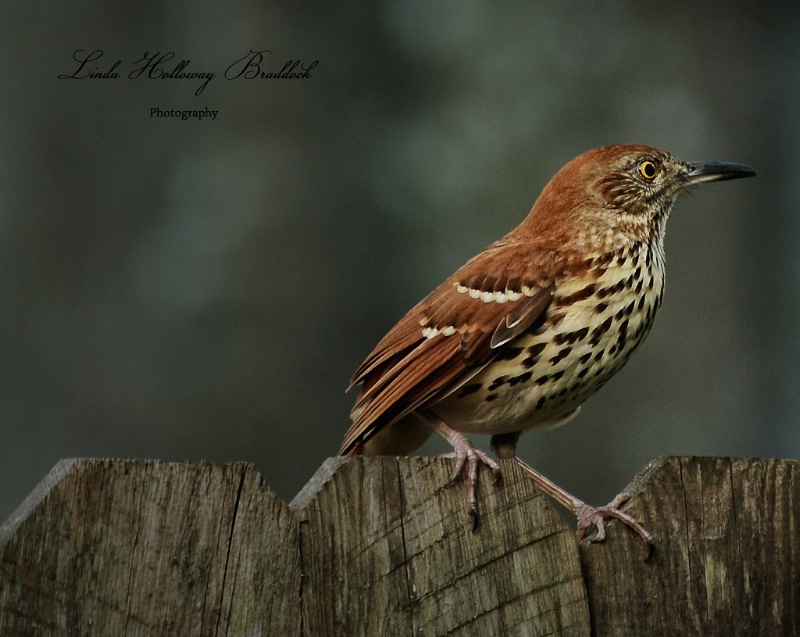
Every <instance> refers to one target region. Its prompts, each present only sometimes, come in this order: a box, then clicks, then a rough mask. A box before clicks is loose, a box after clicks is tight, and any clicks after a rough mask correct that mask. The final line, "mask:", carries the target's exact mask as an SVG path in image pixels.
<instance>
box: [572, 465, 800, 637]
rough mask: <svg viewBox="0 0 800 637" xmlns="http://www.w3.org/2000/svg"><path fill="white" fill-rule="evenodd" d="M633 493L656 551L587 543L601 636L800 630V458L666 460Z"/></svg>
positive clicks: (622, 539)
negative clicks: (645, 556) (645, 555)
mask: <svg viewBox="0 0 800 637" xmlns="http://www.w3.org/2000/svg"><path fill="white" fill-rule="evenodd" d="M631 491H632V492H634V493H635V496H634V498H633V499H632V501H631V503H630V504H629V506H628V509H627V510H628V511H629V512H630V513H631V514H632V515H634V516H635V517H637V518H638V519H639V520H640V521H641V522H642V523H644V524H645V526H646V527H647V528H648V530H649V531H650V532H651V533H653V535H654V536H655V541H656V547H657V548H656V552H655V554H654V557H653V559H652V560H650V561H649V562H647V563H645V562H643V561H642V560H640V559H634V558H633V556H635V555H636V554H637V549H639V548H640V547H639V546H638V544H639V540H638V538H636V537H635V536H634V535H633V534H631V533H628V532H626V530H625V529H623V528H621V527H620V526H619V525H618V524H612V525H611V527H612V528H611V532H610V533H609V539H608V542H607V543H606V544H605V545H601V544H595V545H591V544H588V543H584V544H583V545H582V546H581V554H582V558H583V562H584V573H585V575H586V585H587V589H588V594H589V599H590V604H591V608H592V618H593V628H594V634H595V635H603V636H605V635H609V636H613V635H620V636H622V635H678V634H679V635H703V636H708V635H765V636H766V635H797V634H800V538H798V526H800V462H799V461H796V460H751V459H742V458H738V459H730V458H694V457H685V458H677V457H671V458H660V459H657V460H654V461H653V462H651V463H650V464H649V465H648V466H647V467H646V468H645V469H644V470H643V471H642V472H641V473H640V474H639V476H637V478H636V479H634V481H633V483H632V485H631Z"/></svg>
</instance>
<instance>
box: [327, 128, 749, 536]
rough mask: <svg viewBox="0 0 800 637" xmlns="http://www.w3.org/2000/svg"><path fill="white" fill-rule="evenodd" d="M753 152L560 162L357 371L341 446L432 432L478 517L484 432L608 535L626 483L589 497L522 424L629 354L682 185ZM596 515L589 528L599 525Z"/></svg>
mask: <svg viewBox="0 0 800 637" xmlns="http://www.w3.org/2000/svg"><path fill="white" fill-rule="evenodd" d="M755 174H756V173H755V171H754V170H753V169H752V168H751V167H749V166H747V165H744V164H739V163H733V162H720V161H702V162H686V161H682V160H680V159H678V158H677V157H675V156H673V155H672V154H670V153H668V152H666V151H664V150H660V149H658V148H654V147H651V146H646V145H641V144H618V145H610V146H603V147H600V148H595V149H593V150H589V151H587V152H584V153H583V154H581V155H579V156H577V157H575V158H574V159H572V160H571V161H569V162H568V163H567V164H566V165H564V166H563V167H562V168H561V169H560V170H559V171H558V172H557V173H556V175H555V176H554V177H553V178H552V179H551V180H550V181H549V182H548V183H547V185H546V186H545V187H544V189H543V190H542V191H541V194H540V195H539V196H538V198H537V199H536V201H535V203H534V204H533V207H532V208H531V210H530V212H529V213H528V215H527V216H526V217H525V218H524V219H523V221H522V222H521V223H520V224H519V225H518V226H517V227H516V228H514V229H513V230H511V231H510V232H509V233H508V234H506V235H505V236H504V237H502V238H501V239H499V240H498V241H496V242H495V243H493V244H491V245H490V246H489V247H487V248H486V249H485V250H483V251H482V252H480V253H479V254H478V255H477V256H475V257H474V258H472V259H471V260H469V261H468V262H467V263H466V264H465V265H463V266H462V267H461V268H460V269H458V270H457V271H456V272H455V273H454V274H453V275H452V276H450V277H449V278H448V279H446V280H445V281H444V282H443V283H442V284H441V285H439V286H438V287H437V288H435V289H434V290H433V291H432V292H431V293H430V294H429V295H428V296H426V297H425V298H424V299H423V300H422V301H420V302H419V303H418V304H417V305H415V306H414V307H413V308H412V309H411V310H410V311H409V312H408V313H407V314H406V315H405V316H404V317H403V318H401V319H400V320H399V321H398V322H397V324H396V325H395V326H394V327H392V328H391V329H390V330H389V331H388V333H387V334H386V335H385V336H384V337H383V338H382V339H381V340H380V341H379V342H378V344H377V345H376V346H375V348H374V349H373V350H372V352H371V353H370V354H369V355H368V356H367V357H366V359H365V360H364V361H363V363H361V365H360V366H359V367H358V369H357V370H356V371H355V373H354V374H353V376H352V378H351V380H350V386H349V389H352V388H353V387H355V386H358V385H360V392H359V394H358V396H357V398H356V400H355V404H354V406H353V408H352V411H351V414H350V417H351V425H350V428H349V429H348V430H347V432H346V434H345V436H344V439H343V440H342V442H341V445H340V447H339V450H338V455H344V456H355V455H394V456H404V455H409V454H411V453H413V452H414V451H415V450H416V449H418V448H419V447H420V446H421V445H422V444H423V443H424V442H425V441H426V440H427V439H428V438H429V437H430V436H431V435H432V433H433V432H436V433H438V434H439V435H441V436H442V437H443V438H444V439H445V440H446V441H447V442H448V443H449V444H450V445H451V446H452V448H453V451H452V452H450V453H449V454H444V455H449V456H450V457H454V458H456V463H455V468H454V470H453V473H452V476H451V482H452V481H454V480H456V479H457V478H458V476H462V477H463V480H464V484H465V485H466V508H467V511H468V513H469V514H470V515H471V516H472V518H473V531H475V530H477V527H478V519H479V517H478V507H477V483H478V480H477V477H478V471H479V467H481V466H482V465H485V466H486V467H488V470H490V471H491V472H492V475H493V476H494V478H495V481H496V482H497V481H498V480H499V478H500V465H499V463H498V462H497V461H496V460H495V459H493V458H492V457H490V456H489V455H488V454H487V453H486V452H484V451H482V450H480V449H478V448H476V447H475V446H474V445H473V443H472V442H471V441H470V439H469V438H468V437H467V436H468V435H470V434H489V435H491V439H490V448H491V450H492V451H493V452H494V454H495V456H496V458H498V459H513V460H514V461H515V462H516V463H517V464H518V465H519V466H520V467H522V469H523V470H524V471H525V472H526V473H527V474H528V475H530V477H531V478H533V480H534V482H535V483H536V484H537V485H538V486H539V487H540V488H541V489H542V490H543V491H544V492H545V493H546V494H548V495H550V496H551V497H552V498H554V499H555V500H556V501H557V502H559V503H560V504H562V505H563V506H565V507H566V508H567V509H570V510H572V512H573V513H574V514H575V515H576V517H577V537H578V539H579V540H580V539H583V538H585V537H587V536H588V539H589V540H591V541H602V540H603V539H604V538H605V536H606V531H605V520H606V519H607V518H616V519H619V520H620V521H622V522H623V523H624V524H626V525H627V526H628V527H630V528H631V529H632V530H633V531H634V532H636V533H637V534H639V535H640V536H641V537H642V538H643V539H644V541H645V542H647V543H648V544H651V543H652V536H651V535H650V533H649V532H648V531H647V530H646V529H645V528H644V527H643V525H641V524H640V523H639V522H638V521H637V520H636V519H634V518H633V517H632V516H630V515H629V514H627V513H626V512H625V511H623V510H622V507H623V506H624V504H625V502H626V501H627V500H628V497H629V496H628V494H627V493H625V492H623V493H621V494H620V495H618V496H617V497H616V498H614V500H613V501H612V502H611V503H609V504H608V505H607V506H601V507H593V506H590V505H587V504H586V503H585V502H583V501H582V500H580V499H579V498H577V497H575V496H573V495H572V494H570V493H568V492H567V491H566V490H564V489H562V488H561V487H559V486H558V485H556V484H555V483H554V482H552V481H551V480H549V479H548V478H547V477H546V476H544V475H542V474H541V473H539V472H538V471H536V470H535V469H534V468H533V467H531V466H530V465H528V464H527V463H526V462H524V461H523V460H522V459H520V458H519V457H518V456H517V455H516V445H517V441H518V440H519V437H520V436H521V434H522V433H524V432H526V431H528V430H531V429H545V428H553V427H558V426H561V425H563V424H565V423H567V422H569V421H570V420H572V419H573V418H574V417H575V416H576V415H577V414H578V412H579V410H580V409H581V404H582V403H583V402H584V401H585V400H586V399H587V398H589V397H590V396H592V395H593V394H594V393H595V392H597V390H599V389H600V388H601V387H602V386H603V385H604V384H605V383H606V382H607V381H608V380H609V379H610V378H611V377H612V376H613V375H614V374H616V373H617V372H618V371H619V370H620V369H621V368H622V366H623V365H625V363H626V362H627V361H628V359H629V358H630V356H631V354H632V353H633V352H634V351H635V350H636V349H637V348H638V347H639V345H641V343H642V341H643V340H644V339H645V337H646V336H647V334H648V333H649V332H650V329H651V327H652V325H653V320H654V318H655V315H656V313H657V311H658V309H659V308H660V307H661V303H662V299H663V294H664V272H665V270H664V263H665V258H664V233H665V227H666V223H667V219H668V217H669V215H670V212H671V210H672V207H673V204H674V203H675V201H676V200H677V199H678V197H679V196H680V195H681V194H683V193H685V192H686V191H687V190H689V189H691V188H692V187H694V186H696V185H698V184H703V183H707V182H713V181H722V180H729V179H739V178H744V177H752V176H755ZM592 530H593V531H594V532H593V533H592Z"/></svg>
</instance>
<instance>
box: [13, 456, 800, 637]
mask: <svg viewBox="0 0 800 637" xmlns="http://www.w3.org/2000/svg"><path fill="white" fill-rule="evenodd" d="M452 467H453V464H452V461H451V460H447V459H441V458H395V457H374V458H364V457H359V458H347V459H345V458H334V459H330V460H328V461H326V462H325V463H324V464H323V466H322V467H321V468H320V470H319V471H318V472H317V474H316V475H315V476H314V477H313V478H312V480H311V481H310V482H309V483H308V485H307V486H306V487H305V488H304V489H303V491H302V492H301V493H300V494H298V496H297V497H296V498H295V499H294V500H293V501H292V503H291V504H290V505H286V504H285V503H283V502H282V501H280V500H279V499H278V498H277V497H276V496H275V494H274V493H273V492H272V491H271V490H270V489H269V487H268V486H267V485H265V484H264V482H263V480H262V478H261V476H260V475H259V474H258V473H257V472H256V471H255V470H254V469H253V468H252V467H251V466H249V465H246V464H241V463H240V464H232V465H210V464H207V463H202V462H197V463H161V462H154V461H127V460H66V461H62V462H60V463H59V464H58V465H56V467H55V468H54V469H53V470H52V471H51V472H50V474H49V475H48V476H47V477H46V478H45V480H43V482H42V484H40V485H39V486H38V487H37V489H36V490H34V492H33V493H32V494H31V495H30V496H29V497H28V498H27V499H26V500H25V502H23V504H22V505H21V506H20V508H19V509H18V510H17V511H16V512H15V513H14V514H13V515H12V516H11V518H9V520H8V521H7V522H6V523H5V524H4V525H3V526H1V527H0V635H2V636H3V637H5V635H13V636H14V637H17V636H21V637H25V636H29V635H31V636H32V635H37V636H39V635H59V636H61V635H115V636H116V635H164V636H167V635H169V636H172V635H281V636H283V635H286V636H294V635H296V636H300V635H304V636H309V637H310V636H317V635H325V636H329V635H399V634H402V635H425V636H428V635H589V634H594V635H597V636H603V637H605V636H606V635H612V636H613V635H704V636H705V635H765V636H767V635H768V636H773V635H796V634H800V541H798V526H800V495H799V493H800V492H799V491H798V489H799V488H800V462H798V461H795V460H747V459H726V458H690V457H686V458H675V457H673V458H660V459H657V460H654V461H653V462H651V463H650V464H649V465H648V466H647V467H645V469H643V470H642V471H641V472H640V473H639V475H638V476H637V477H636V478H635V479H634V481H633V482H632V483H631V485H630V486H629V488H628V491H629V492H630V493H631V495H632V499H631V501H630V503H629V505H628V507H627V509H626V510H627V511H628V512H630V513H631V514H633V515H634V516H636V517H637V518H638V519H640V520H641V521H642V522H643V523H644V524H645V526H646V527H647V528H648V530H650V531H651V532H652V533H653V534H654V536H655V541H656V551H655V554H654V556H653V558H652V559H651V560H650V561H648V562H645V561H644V557H645V552H644V550H643V545H642V542H641V540H640V538H638V537H637V536H636V535H634V534H633V533H631V532H630V530H629V529H627V528H625V527H623V526H621V525H620V524H618V523H615V522H612V523H610V524H609V527H608V539H607V541H606V542H605V543H602V544H590V543H588V542H585V543H583V544H581V545H580V546H578V545H576V543H575V541H574V536H573V534H572V531H571V530H569V529H568V528H567V526H566V525H565V524H564V522H563V521H562V520H561V518H560V517H559V516H558V515H556V514H555V512H554V511H553V510H552V509H551V508H550V507H549V505H548V504H547V502H546V501H545V498H544V497H543V496H542V495H541V493H540V492H539V491H538V490H537V489H536V488H535V486H534V485H533V484H532V482H531V481H530V480H528V479H527V478H526V477H525V476H524V475H523V474H522V473H521V472H520V471H519V470H518V469H517V467H516V465H514V464H513V463H510V462H503V463H502V469H503V476H504V477H503V482H502V484H500V485H494V484H492V483H491V479H490V477H489V475H488V472H484V473H483V474H482V475H481V482H480V490H479V506H480V510H481V513H482V516H481V526H480V528H479V530H478V532H477V533H474V534H473V533H472V532H471V527H470V523H469V518H468V516H467V514H466V511H465V508H464V491H463V487H462V485H461V484H460V483H459V484H448V478H449V475H450V471H451V470H452Z"/></svg>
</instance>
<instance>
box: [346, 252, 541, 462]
mask: <svg viewBox="0 0 800 637" xmlns="http://www.w3.org/2000/svg"><path fill="white" fill-rule="evenodd" d="M501 248H502V251H501ZM511 248H513V246H508V245H503V244H500V243H498V244H495V245H494V246H492V247H491V248H489V249H488V250H486V251H484V252H482V253H481V254H479V255H478V256H477V257H475V258H474V259H473V260H472V261H470V262H469V263H467V264H466V265H465V266H464V267H462V268H461V269H460V270H459V271H458V272H456V273H455V274H454V275H453V276H452V277H450V278H449V279H448V280H447V281H445V282H444V283H443V284H442V285H440V286H439V287H438V288H437V289H436V290H434V291H433V292H432V293H431V294H430V295H428V297H427V298H425V299H424V300H423V301H421V302H420V303H419V304H418V305H416V306H415V307H414V308H412V309H411V311H410V312H409V313H408V314H406V315H405V316H404V317H403V318H402V319H401V320H400V321H399V322H398V323H397V325H395V326H394V327H393V328H392V329H391V330H390V331H389V333H388V334H387V335H386V336H385V337H384V338H383V339H382V340H381V341H380V343H378V345H377V346H376V347H375V349H374V350H373V351H372V353H371V354H370V355H369V356H368V357H367V359H366V360H365V361H364V362H363V363H362V364H361V366H360V367H359V368H358V369H357V370H356V372H355V374H354V375H353V378H352V380H351V386H353V385H357V384H361V386H362V387H361V393H360V395H359V396H358V399H357V400H356V404H355V406H354V407H353V410H352V412H351V419H352V421H353V423H352V425H351V427H350V429H349V430H348V431H347V433H346V434H345V437H344V440H343V442H342V444H341V446H340V448H339V453H340V454H347V453H351V452H353V451H354V450H355V449H357V448H359V447H360V446H361V445H362V444H363V443H365V442H366V441H367V440H369V439H370V438H371V437H372V436H374V435H375V434H376V433H377V432H378V431H380V429H382V428H383V427H385V426H387V425H390V424H392V423H394V422H397V421H398V420H400V419H401V418H403V417H404V416H406V415H408V414H410V413H411V412H413V411H414V410H416V409H418V408H419V407H422V406H424V405H425V404H426V403H427V402H428V401H431V400H432V399H436V398H438V397H441V396H442V395H444V394H446V393H448V392H451V391H453V390H455V389H456V388H458V387H459V386H460V385H462V384H464V383H466V382H467V381H468V380H469V379H470V378H471V377H472V376H474V375H475V374H476V373H477V372H479V371H480V370H481V369H482V368H483V367H485V366H486V364H488V363H489V362H490V361H491V360H492V359H494V358H495V357H497V356H498V355H500V354H501V352H502V351H503V349H504V348H505V347H507V346H508V344H509V343H511V342H513V340H514V339H515V338H516V337H517V336H519V335H520V334H522V333H523V332H525V331H526V330H527V329H529V328H530V327H531V326H532V325H534V323H535V322H536V321H537V319H539V318H540V317H542V316H543V315H544V312H545V310H546V309H547V307H548V306H549V305H550V303H551V300H552V298H553V294H554V291H555V284H554V279H553V277H552V275H551V274H550V273H547V272H543V267H542V266H541V263H542V262H543V261H545V260H544V259H539V260H536V259H531V255H530V254H521V255H520V257H521V258H519V259H513V258H511V259H509V258H508V257H509V256H513V255H509V254H508V251H509V250H510V249H511ZM503 257H504V258H503ZM525 257H527V258H525ZM499 260H501V261H502V263H498V261H499ZM537 261H538V263H537ZM551 262H552V260H551ZM497 266H501V267H500V268H498V267H497ZM503 270H505V272H506V273H507V274H503V275H501V276H497V275H492V274H488V272H498V271H503ZM509 272H510V274H509Z"/></svg>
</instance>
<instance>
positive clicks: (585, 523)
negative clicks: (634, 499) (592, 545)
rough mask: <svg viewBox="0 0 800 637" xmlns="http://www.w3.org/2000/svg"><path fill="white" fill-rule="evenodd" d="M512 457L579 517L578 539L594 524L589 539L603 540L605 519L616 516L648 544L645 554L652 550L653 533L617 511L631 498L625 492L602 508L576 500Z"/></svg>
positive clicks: (541, 487) (542, 487)
mask: <svg viewBox="0 0 800 637" xmlns="http://www.w3.org/2000/svg"><path fill="white" fill-rule="evenodd" d="M514 460H515V461H516V463H517V464H518V465H519V466H520V467H521V468H522V470H523V471H525V473H527V474H528V475H529V476H530V477H531V478H532V479H533V481H534V482H535V483H536V484H537V485H538V486H539V488H540V489H541V490H542V491H544V492H545V493H546V494H547V495H549V496H550V497H552V498H553V499H554V500H556V502H558V503H559V504H561V505H562V506H564V507H565V508H567V509H570V510H571V511H572V512H573V513H575V515H576V516H577V518H578V532H577V537H578V540H582V539H583V538H585V537H586V534H587V533H588V532H589V530H590V529H591V528H592V527H595V528H596V529H597V533H595V534H594V535H593V536H592V537H590V538H589V540H590V541H592V542H602V541H603V540H605V539H606V525H605V518H616V519H617V520H619V521H620V522H622V523H623V524H625V525H626V526H627V527H628V528H630V529H631V530H632V531H633V532H634V533H636V534H638V535H639V537H641V538H642V539H643V540H644V541H645V543H646V544H647V547H648V557H649V554H650V553H652V549H653V536H652V535H650V533H648V532H647V530H646V529H645V528H644V527H643V526H642V525H641V524H640V523H639V522H638V521H637V520H636V519H635V518H633V517H632V516H630V515H628V514H627V513H625V512H624V511H620V508H619V507H621V506H622V505H623V504H625V503H626V502H627V501H628V500H629V499H630V496H629V495H628V494H627V493H624V492H623V493H620V494H619V495H618V496H617V497H616V498H614V499H613V500H612V501H611V502H610V503H609V504H607V505H606V506H604V507H593V506H589V505H588V504H586V503H585V502H583V501H582V500H579V499H578V498H576V497H575V496H574V495H572V494H570V493H568V492H567V491H565V490H564V489H562V488H561V487H559V486H558V485H557V484H555V483H554V482H553V481H552V480H550V479H549V478H547V477H546V476H544V475H542V474H541V473H539V472H538V471H536V469H534V468H533V467H531V466H530V465H529V464H528V463H526V462H524V461H523V460H520V459H519V458H518V457H516V456H514Z"/></svg>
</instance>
